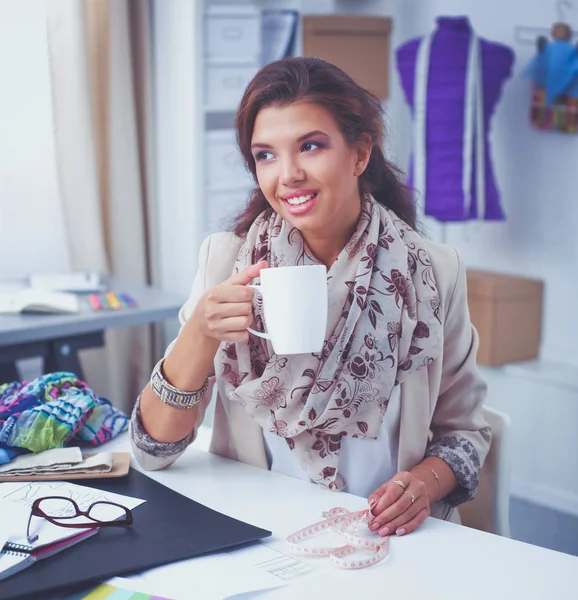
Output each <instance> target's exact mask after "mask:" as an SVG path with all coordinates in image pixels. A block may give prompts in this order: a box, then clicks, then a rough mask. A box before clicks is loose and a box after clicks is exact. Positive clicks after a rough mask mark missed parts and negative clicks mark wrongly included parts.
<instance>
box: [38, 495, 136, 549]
mask: <svg viewBox="0 0 578 600" xmlns="http://www.w3.org/2000/svg"><path fill="white" fill-rule="evenodd" d="M32 517H40V518H42V519H46V520H47V521H48V522H50V523H52V524H53V525H58V526H59V527H75V528H78V529H86V528H96V527H113V526H115V527H118V526H120V527H127V526H129V525H132V523H133V517H132V512H131V511H130V510H129V509H128V508H126V507H125V506H122V505H121V504H116V502H108V501H103V500H98V501H97V502H93V503H92V504H91V505H90V506H89V507H88V508H87V509H86V510H80V508H79V506H78V504H77V503H76V502H75V501H74V500H73V499H72V498H65V497H64V496H46V497H45V498H38V499H36V500H34V502H33V503H32V507H31V510H30V517H29V518H28V527H27V528H26V539H27V540H28V543H29V544H32V543H33V542H35V541H36V540H37V539H38V535H32V534H31V533H30V525H31V524H32ZM72 519H75V521H74V522H71V520H72Z"/></svg>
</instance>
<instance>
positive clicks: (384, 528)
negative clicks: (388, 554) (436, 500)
mask: <svg viewBox="0 0 578 600" xmlns="http://www.w3.org/2000/svg"><path fill="white" fill-rule="evenodd" d="M368 500H369V506H370V522H369V528H370V529H371V531H378V532H379V535H381V536H385V535H390V534H392V533H396V534H397V535H404V534H407V533H411V532H412V531H414V529H417V528H418V527H419V526H420V525H421V524H422V523H423V522H424V521H425V519H426V518H427V517H428V516H429V514H430V501H429V495H428V492H427V488H426V485H425V483H424V482H423V481H422V480H421V479H419V478H417V477H416V476H415V475H414V474H413V473H409V472H407V471H401V472H400V473H397V474H396V475H394V476H393V477H392V478H391V479H390V480H389V481H388V482H387V483H384V484H383V485H381V486H380V487H378V488H377V489H376V490H375V492H373V493H372V494H370V496H369V498H368Z"/></svg>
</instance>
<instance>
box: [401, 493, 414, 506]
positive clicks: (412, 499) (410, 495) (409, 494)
mask: <svg viewBox="0 0 578 600" xmlns="http://www.w3.org/2000/svg"><path fill="white" fill-rule="evenodd" d="M404 494H407V495H408V496H409V497H410V498H411V503H412V504H413V503H414V502H415V501H416V500H417V498H416V497H415V496H414V495H413V494H412V493H411V492H404Z"/></svg>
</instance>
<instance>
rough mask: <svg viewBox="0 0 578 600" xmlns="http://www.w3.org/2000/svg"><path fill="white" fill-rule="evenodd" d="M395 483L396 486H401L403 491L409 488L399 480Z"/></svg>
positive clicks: (395, 480)
mask: <svg viewBox="0 0 578 600" xmlns="http://www.w3.org/2000/svg"><path fill="white" fill-rule="evenodd" d="M393 483H395V484H397V485H399V487H400V488H401V489H402V490H405V488H406V487H407V486H406V485H405V483H404V482H403V481H400V480H399V479H394V481H393Z"/></svg>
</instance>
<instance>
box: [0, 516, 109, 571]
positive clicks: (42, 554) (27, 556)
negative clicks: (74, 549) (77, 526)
mask: <svg viewBox="0 0 578 600" xmlns="http://www.w3.org/2000/svg"><path fill="white" fill-rule="evenodd" d="M62 529H63V531H67V530H66V529H65V528H62ZM70 531H71V530H68V532H70ZM72 531H73V533H72V534H70V533H68V535H69V536H71V537H67V538H66V539H62V540H60V541H57V542H53V543H51V544H45V545H44V546H39V547H37V548H35V547H34V546H29V545H25V544H14V543H12V542H7V543H5V544H4V547H3V548H2V550H0V581H2V579H6V578H7V577H10V576H11V575H14V574H15V573H18V571H22V569H25V568H26V567H29V566H30V565H32V564H34V563H35V562H36V561H37V560H41V559H43V558H48V557H49V556H53V555H54V554H57V553H58V552H60V551H61V550H66V548H70V547H71V546H74V545H75V544H78V543H79V542H82V540H85V539H86V538H88V537H90V536H92V535H95V534H96V533H98V529H89V530H87V531H82V533H76V532H77V531H78V530H76V532H75V530H72Z"/></svg>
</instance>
